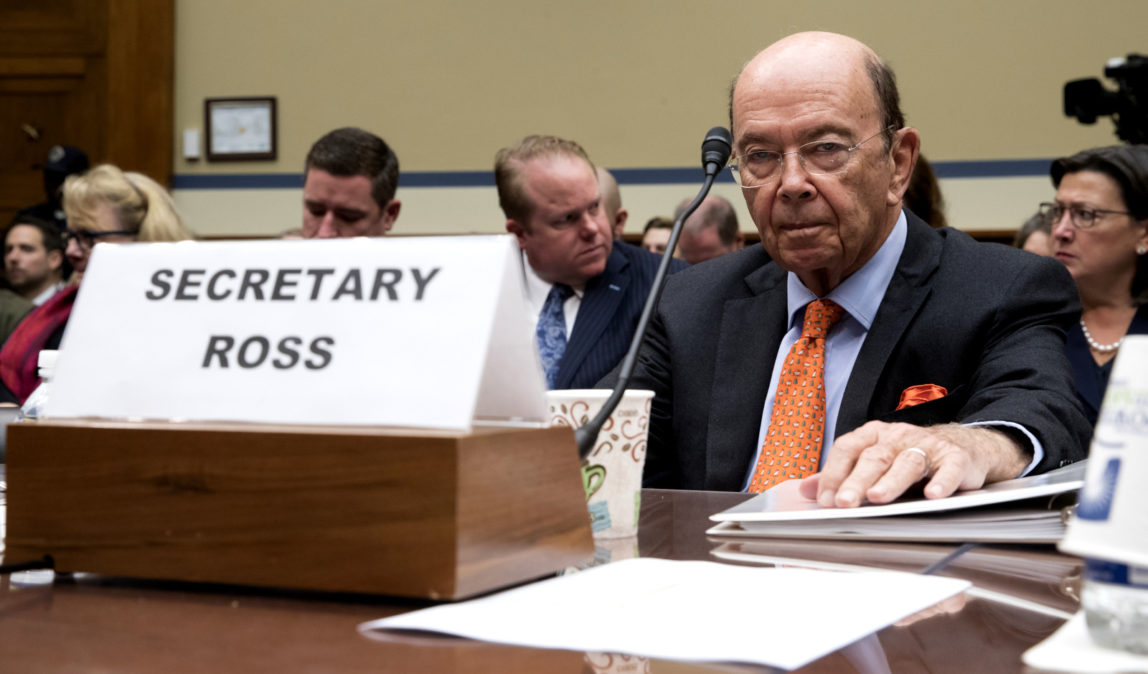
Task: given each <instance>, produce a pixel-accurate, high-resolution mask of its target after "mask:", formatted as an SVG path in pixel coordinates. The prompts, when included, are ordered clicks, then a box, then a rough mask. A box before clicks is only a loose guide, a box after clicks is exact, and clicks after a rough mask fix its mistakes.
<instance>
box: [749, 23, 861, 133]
mask: <svg viewBox="0 0 1148 674" xmlns="http://www.w3.org/2000/svg"><path fill="white" fill-rule="evenodd" d="M871 57H872V58H876V56H875V55H874V54H873V53H872V51H871V50H869V49H868V47H865V46H864V45H863V44H861V43H859V42H857V41H856V40H853V39H852V38H846V37H845V36H840V35H834V34H822V33H811V34H800V35H797V36H791V38H786V39H785V40H782V41H780V42H778V43H776V44H774V45H772V46H770V47H769V48H767V49H765V50H764V51H762V52H761V53H759V54H758V55H757V56H756V57H754V59H753V60H752V61H750V62H749V63H748V64H747V65H746V67H745V68H744V69H743V70H742V72H741V74H740V75H739V76H738V79H737V83H736V86H735V89H734V96H733V101H732V103H733V110H732V112H733V118H734V120H733V121H734V128H735V131H736V132H738V133H740V132H741V129H740V128H739V125H738V122H740V121H744V118H745V117H746V115H752V114H753V113H754V112H755V111H759V110H765V109H771V108H774V109H776V108H783V107H786V106H793V105H804V106H806V107H810V108H816V107H817V105H818V103H819V102H824V105H825V107H826V108H827V109H832V108H833V107H834V106H837V107H845V109H844V110H839V112H843V113H846V114H847V115H848V116H849V117H851V118H858V117H862V116H864V115H865V114H866V113H868V112H869V111H870V109H872V110H873V111H876V108H877V107H878V106H877V97H876V91H875V90H874V88H873V84H872V81H871V80H870V78H869V77H868V71H867V62H868V60H869V59H870V58H871ZM860 102H863V104H864V108H866V109H865V110H857V109H856V104H857V103H860ZM843 103H847V105H845V106H842V104H843Z"/></svg>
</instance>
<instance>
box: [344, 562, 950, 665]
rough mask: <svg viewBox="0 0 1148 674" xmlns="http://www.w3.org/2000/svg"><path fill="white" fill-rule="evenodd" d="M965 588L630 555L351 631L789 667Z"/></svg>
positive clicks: (906, 577) (946, 581)
mask: <svg viewBox="0 0 1148 674" xmlns="http://www.w3.org/2000/svg"><path fill="white" fill-rule="evenodd" d="M968 586H969V583H967V582H966V581H963V580H958V579H954V578H940V577H936V576H919V575H914V574H908V573H900V572H896V571H870V572H861V573H837V572H832V571H816V570H811V569H769V568H752V567H741V566H731V565H726V564H715V563H712V562H678V561H668V560H662V559H631V560H625V561H621V562H616V563H613V564H607V565H605V566H600V567H594V568H592V569H588V570H586V571H582V572H579V573H576V574H573V575H567V576H563V577H560V578H554V579H551V580H545V581H541V582H538V583H534V584H532V585H527V586H524V587H520V588H516V589H513V590H508V591H506V592H503V593H500V594H496V595H492V596H490V597H485V598H482V599H475V600H472V601H467V602H463V603H459V604H450V605H444V606H436V607H433V608H428V609H424V610H421V611H414V612H411V613H405V614H402V615H398V616H394V617H391V618H384V619H382V620H375V621H372V622H369V623H364V624H362V625H360V626H359V630H360V631H361V632H362V633H363V634H365V635H367V636H368V637H372V638H377V639H381V640H388V641H390V640H393V639H394V638H395V636H394V634H393V633H394V631H396V630H398V631H402V630H422V631H431V632H438V633H444V634H452V635H456V636H463V637H469V638H472V639H482V640H486V641H494V642H499V643H505V644H515V645H520V646H534V647H539V648H560V649H568V650H574V651H585V652H607V653H628V654H632V655H640V656H647V657H652V658H663V659H673V660H690V661H707V662H735V663H754V664H761V665H769V666H774V667H783V668H786V669H795V668H797V667H801V666H802V665H805V664H807V663H809V662H812V661H813V660H816V659H817V658H819V657H822V656H824V655H827V654H829V653H832V652H833V651H836V650H838V649H840V648H842V647H844V646H846V645H848V644H851V643H853V642H854V641H857V640H858V639H860V638H862V637H864V636H866V635H868V634H871V633H873V632H876V631H878V630H880V629H882V628H884V627H886V626H888V625H891V624H893V623H894V622H896V621H898V620H901V619H902V618H905V617H907V616H910V615H913V614H914V613H917V612H919V611H921V610H923V609H925V608H928V607H930V606H932V605H933V604H936V603H937V602H940V601H943V600H945V599H948V598H949V597H951V596H953V595H955V594H958V593H960V592H961V591H963V590H964V589H965V588H967V587H968ZM827 606H832V607H833V610H826V607H827ZM810 625H816V629H810ZM382 632H388V633H390V634H383V633H382Z"/></svg>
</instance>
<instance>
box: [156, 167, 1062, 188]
mask: <svg viewBox="0 0 1148 674" xmlns="http://www.w3.org/2000/svg"><path fill="white" fill-rule="evenodd" d="M1051 163H1052V160H1051V159H998V160H986V161H939V162H936V163H934V164H933V165H932V166H933V172H934V173H936V174H937V177H938V178H1013V177H1041V178H1045V177H1048V167H1049V165H1050V164H1051ZM610 172H611V173H613V174H614V177H615V178H617V180H618V182H619V183H620V184H622V185H681V184H689V183H696V182H701V179H702V170H701V167H692V168H620V169H610ZM718 182H733V179H732V178H731V177H730V175H729V172H728V171H723V172H722V173H721V174H720V175H719V176H718ZM173 187H174V189H177V190H268V189H272V190H273V189H293V190H297V189H301V188H302V187H303V175H302V174H301V173H178V174H176V175H175V179H174V181H173ZM408 187H409V188H426V187H431V188H435V187H439V188H441V187H494V173H493V172H492V171H404V172H403V173H402V177H401V178H400V180H399V188H400V189H404V188H408Z"/></svg>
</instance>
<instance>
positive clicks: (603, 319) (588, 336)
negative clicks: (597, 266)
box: [554, 248, 630, 389]
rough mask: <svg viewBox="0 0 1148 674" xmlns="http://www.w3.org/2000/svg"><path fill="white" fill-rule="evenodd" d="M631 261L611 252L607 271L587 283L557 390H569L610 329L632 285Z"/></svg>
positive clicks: (561, 368) (568, 343) (564, 358)
mask: <svg viewBox="0 0 1148 674" xmlns="http://www.w3.org/2000/svg"><path fill="white" fill-rule="evenodd" d="M629 265H630V261H629V260H628V259H626V256H624V255H622V253H620V252H619V251H618V250H617V248H615V249H614V250H612V251H611V252H610V257H609V258H607V261H606V269H605V271H603V272H602V273H601V274H599V275H598V276H597V277H595V278H593V279H590V281H589V283H587V284H586V292H584V293H583V294H582V304H581V306H579V308H578V318H577V319H576V320H575V322H574V332H573V334H571V335H570V339H569V341H567V343H566V352H565V353H563V355H562V362H561V364H559V366H558V376H557V377H556V378H555V381H554V387H555V388H559V389H561V388H568V387H569V385H570V382H571V381H573V379H574V375H575V373H577V372H578V368H580V367H582V363H583V361H585V360H586V357H587V356H588V355H589V354H590V351H591V350H592V349H593V348H594V344H595V343H597V341H598V339H599V338H600V337H601V336H602V333H603V332H604V331H605V330H606V327H607V326H609V324H610V321H611V319H613V318H614V314H615V313H616V312H617V311H618V307H619V305H621V303H622V299H623V298H624V297H625V296H626V289H627V288H628V287H629V286H630V275H629V274H625V273H624V271H625V269H626V267H628V266H629Z"/></svg>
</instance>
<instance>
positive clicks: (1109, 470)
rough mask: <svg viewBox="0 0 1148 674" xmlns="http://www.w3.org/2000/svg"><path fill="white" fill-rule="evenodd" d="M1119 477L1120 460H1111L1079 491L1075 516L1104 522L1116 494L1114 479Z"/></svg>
mask: <svg viewBox="0 0 1148 674" xmlns="http://www.w3.org/2000/svg"><path fill="white" fill-rule="evenodd" d="M1119 475H1120V459H1119V458H1112V459H1109V460H1108V462H1107V463H1106V464H1104V470H1103V471H1102V472H1101V473H1099V474H1098V475H1095V476H1093V479H1091V480H1089V481H1088V482H1087V483H1086V484H1085V485H1084V489H1081V490H1080V503H1079V504H1078V505H1077V506H1076V516H1077V517H1079V518H1080V519H1082V520H1092V521H1094V522H1104V521H1106V520H1107V519H1108V515H1109V513H1110V512H1111V511H1112V498H1113V496H1114V495H1115V494H1116V478H1117V477H1118V476H1119Z"/></svg>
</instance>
